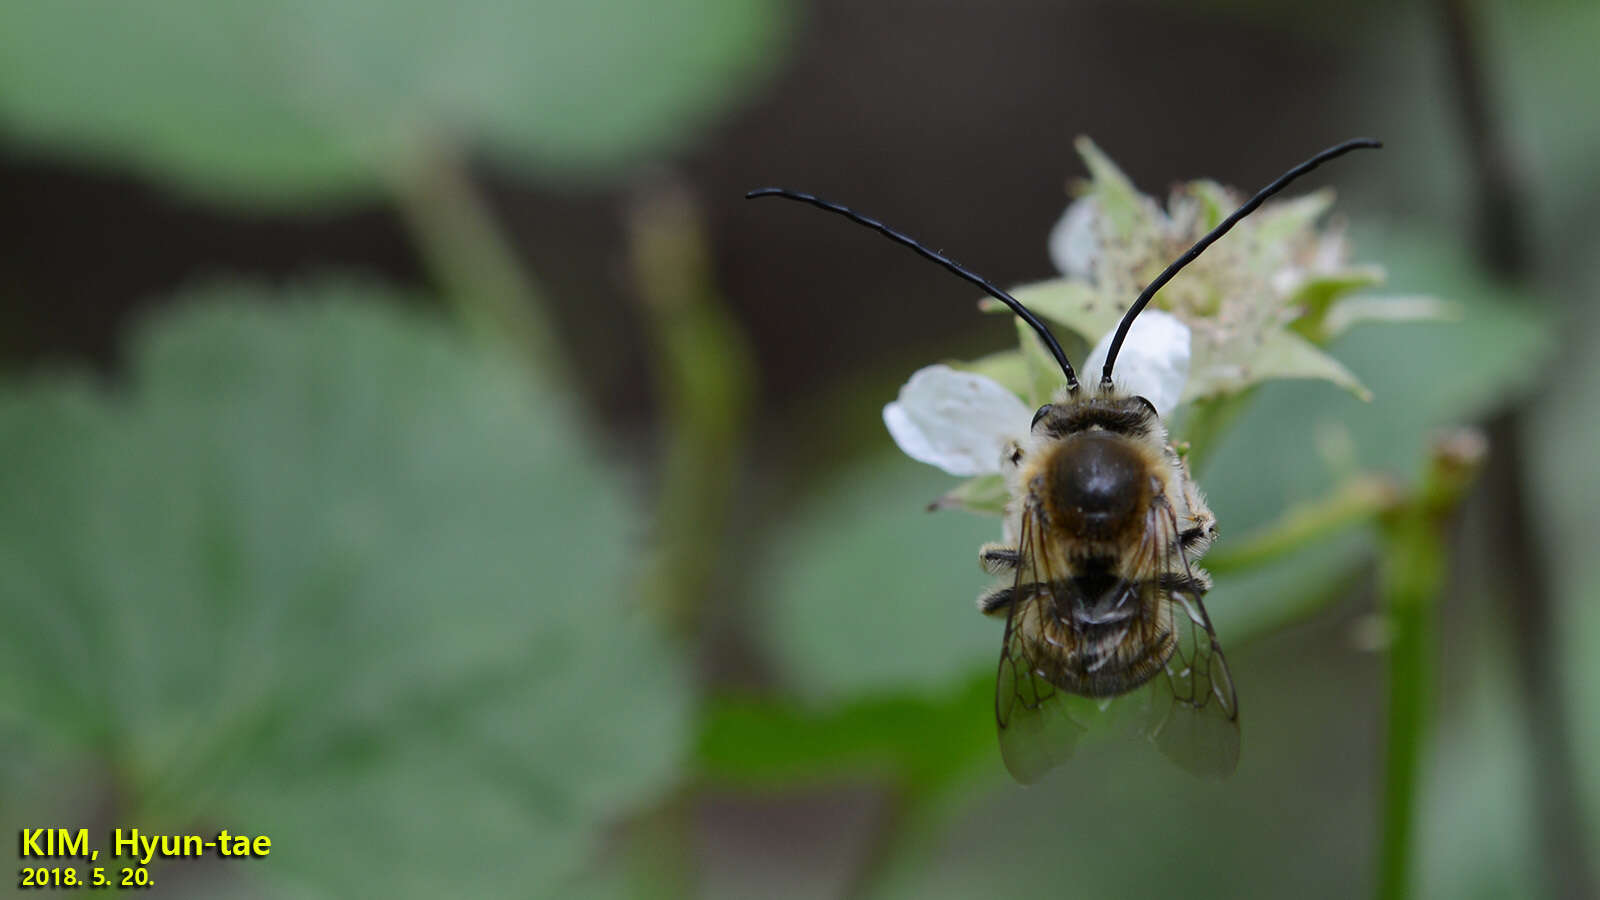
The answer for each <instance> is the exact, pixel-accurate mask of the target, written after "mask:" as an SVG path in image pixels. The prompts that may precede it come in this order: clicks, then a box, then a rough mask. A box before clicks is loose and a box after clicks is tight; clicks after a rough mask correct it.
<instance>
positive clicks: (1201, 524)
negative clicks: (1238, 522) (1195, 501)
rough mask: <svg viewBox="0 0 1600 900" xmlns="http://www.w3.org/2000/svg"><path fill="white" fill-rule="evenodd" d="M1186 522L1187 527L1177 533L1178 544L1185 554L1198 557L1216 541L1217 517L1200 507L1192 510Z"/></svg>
mask: <svg viewBox="0 0 1600 900" xmlns="http://www.w3.org/2000/svg"><path fill="white" fill-rule="evenodd" d="M1191 509H1192V507H1191ZM1188 520H1189V527H1187V528H1185V529H1183V531H1181V532H1179V533H1178V543H1179V544H1181V545H1182V546H1183V549H1184V550H1185V551H1186V552H1188V553H1190V554H1192V555H1194V556H1199V555H1200V554H1202V553H1204V552H1206V548H1208V547H1210V546H1211V542H1212V541H1214V540H1216V539H1217V517H1216V516H1214V515H1212V514H1211V510H1209V509H1206V508H1205V507H1201V508H1199V509H1197V510H1194V512H1193V513H1192V514H1190V515H1189V516H1188Z"/></svg>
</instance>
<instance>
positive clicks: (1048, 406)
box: [1028, 403, 1056, 431]
mask: <svg viewBox="0 0 1600 900" xmlns="http://www.w3.org/2000/svg"><path fill="white" fill-rule="evenodd" d="M1055 408H1056V405H1055V404H1054V403H1046V404H1045V405H1043V406H1041V407H1039V411H1038V412H1036V413H1034V414H1033V421H1032V422H1031V423H1029V425H1028V430H1029V431H1032V430H1033V429H1035V428H1037V427H1039V420H1040V419H1042V418H1044V417H1045V416H1047V415H1049V414H1050V410H1052V409H1055Z"/></svg>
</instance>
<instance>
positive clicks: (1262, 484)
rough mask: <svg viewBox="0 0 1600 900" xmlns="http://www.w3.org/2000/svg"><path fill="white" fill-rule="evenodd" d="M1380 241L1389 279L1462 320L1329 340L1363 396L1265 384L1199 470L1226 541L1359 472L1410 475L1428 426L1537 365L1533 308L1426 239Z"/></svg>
mask: <svg viewBox="0 0 1600 900" xmlns="http://www.w3.org/2000/svg"><path fill="white" fill-rule="evenodd" d="M1383 243H1384V246H1385V252H1384V264H1385V266H1386V268H1388V270H1389V280H1390V283H1391V284H1392V285H1394V286H1395V287H1396V288H1397V289H1398V290H1400V291H1403V292H1411V291H1418V290H1426V291H1428V292H1429V293H1434V294H1437V295H1439V296H1443V297H1449V298H1451V300H1452V302H1453V303H1454V304H1456V305H1457V308H1458V310H1459V315H1460V320H1459V321H1456V322H1420V323H1411V324H1388V325H1385V326H1384V327H1369V328H1359V329H1356V330H1353V331H1351V332H1349V333H1348V334H1346V335H1344V336H1343V337H1340V338H1339V339H1338V340H1336V341H1334V342H1333V343H1332V344H1331V345H1329V348H1328V351H1329V353H1330V354H1331V355H1332V356H1335V357H1337V358H1338V359H1339V360H1341V361H1342V362H1343V363H1344V365H1345V367H1346V368H1348V369H1349V371H1350V372H1352V373H1354V375H1355V376H1356V377H1359V378H1360V379H1361V383H1363V384H1365V385H1366V386H1367V387H1368V388H1369V389H1370V390H1371V391H1372V395H1373V400H1372V402H1371V403H1363V402H1361V401H1360V400H1358V399H1356V398H1355V397H1354V396H1351V395H1349V394H1345V393H1341V392H1336V391H1330V390H1329V389H1328V385H1326V384H1323V383H1319V382H1297V381H1279V382H1271V383H1267V384H1263V385H1261V386H1260V387H1259V388H1258V389H1257V393H1258V396H1257V398H1256V400H1255V402H1254V403H1253V404H1252V405H1251V406H1250V408H1249V409H1248V410H1247V411H1246V412H1245V413H1244V414H1243V415H1242V416H1241V417H1240V419H1239V421H1238V422H1237V424H1236V426H1235V427H1234V428H1233V429H1231V430H1230V431H1228V432H1227V433H1226V434H1225V435H1224V436H1223V438H1222V440H1221V441H1220V442H1219V444H1218V445H1217V447H1216V449H1215V452H1213V453H1211V454H1209V457H1208V458H1209V459H1210V463H1209V464H1208V466H1207V467H1206V469H1205V470H1204V471H1203V472H1200V473H1198V474H1199V476H1200V482H1201V484H1202V485H1203V486H1204V487H1205V490H1206V495H1207V497H1208V498H1209V500H1210V502H1211V506H1212V509H1213V511H1214V512H1216V513H1217V517H1218V520H1219V522H1220V524H1221V528H1222V534H1223V538H1222V540H1223V541H1226V540H1227V539H1228V536H1229V535H1231V534H1238V533H1241V532H1242V531H1244V530H1248V529H1251V528H1254V527H1256V526H1259V525H1262V524H1265V523H1266V522H1268V521H1270V520H1271V519H1272V518H1273V517H1275V516H1277V515H1278V514H1279V513H1281V512H1282V511H1283V510H1284V509H1287V508H1288V507H1290V506H1292V505H1294V504H1295V503H1299V502H1303V501H1307V500H1312V499H1314V498H1316V497H1318V496H1320V495H1321V494H1323V493H1324V492H1326V491H1328V490H1330V489H1332V488H1333V487H1334V485H1335V484H1336V483H1337V482H1339V481H1340V480H1342V479H1343V478H1344V477H1346V476H1348V475H1349V474H1351V472H1352V471H1353V470H1355V469H1363V470H1368V471H1372V472H1379V473H1390V474H1394V475H1397V476H1400V477H1401V478H1402V480H1403V481H1409V480H1411V479H1412V476H1414V475H1415V474H1416V473H1417V472H1418V470H1419V467H1420V464H1421V461H1422V460H1424V459H1425V458H1426V457H1427V453H1426V449H1427V442H1428V438H1429V436H1430V434H1431V433H1432V432H1433V431H1434V430H1435V429H1437V428H1439V427H1440V426H1443V425H1447V424H1452V423H1458V422H1462V421H1470V420H1471V419H1474V418H1476V417H1480V416H1483V415H1485V414H1487V413H1488V412H1489V411H1491V410H1493V409H1494V408H1496V407H1497V406H1499V405H1500V404H1502V403H1504V402H1506V401H1507V400H1508V399H1510V398H1511V397H1513V396H1515V395H1516V394H1517V393H1518V392H1519V391H1520V390H1523V389H1525V387H1526V385H1528V384H1529V383H1530V373H1532V372H1534V371H1536V370H1537V369H1538V367H1539V365H1540V362H1541V360H1542V359H1543V357H1544V355H1545V353H1546V352H1547V350H1548V347H1549V325H1548V323H1547V322H1546V321H1545V320H1544V318H1543V317H1541V316H1540V315H1539V314H1538V313H1536V312H1534V310H1536V309H1537V308H1538V304H1536V303H1533V302H1530V300H1529V299H1528V298H1527V297H1525V296H1522V295H1520V294H1518V293H1516V292H1515V291H1514V290H1512V289H1510V288H1507V287H1504V286H1501V285H1499V284H1497V283H1496V282H1495V281H1494V280H1493V279H1492V278H1490V277H1489V276H1488V275H1487V274H1485V273H1484V272H1483V271H1482V270H1481V269H1479V268H1477V267H1476V266H1475V265H1474V264H1473V262H1472V261H1471V260H1470V259H1468V258H1466V257H1465V256H1464V255H1462V254H1461V253H1460V252H1459V251H1457V250H1453V249H1450V248H1448V247H1447V246H1446V245H1443V244H1441V243H1438V242H1436V241H1433V240H1429V239H1427V238H1426V237H1424V236H1422V235H1418V234H1414V233H1403V232H1397V233H1392V234H1388V235H1386V236H1384V240H1383ZM1491 452H1492V449H1491Z"/></svg>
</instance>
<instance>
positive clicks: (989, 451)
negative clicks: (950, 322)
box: [883, 309, 1190, 476]
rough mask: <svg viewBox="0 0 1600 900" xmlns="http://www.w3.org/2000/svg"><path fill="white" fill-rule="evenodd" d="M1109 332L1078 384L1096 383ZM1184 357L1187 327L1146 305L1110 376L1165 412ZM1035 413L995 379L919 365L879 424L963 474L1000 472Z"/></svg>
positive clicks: (927, 458) (921, 455) (1185, 370)
mask: <svg viewBox="0 0 1600 900" xmlns="http://www.w3.org/2000/svg"><path fill="white" fill-rule="evenodd" d="M1111 337H1112V334H1111V333H1108V334H1106V336H1105V337H1104V338H1102V339H1101V341H1100V344H1099V345H1098V346H1096V347H1095V349H1094V352H1093V353H1091V354H1090V355H1089V361H1088V363H1087V364H1086V366H1085V368H1084V370H1083V373H1082V378H1083V379H1084V386H1083V388H1082V389H1083V390H1086V391H1093V390H1095V389H1096V386H1098V385H1099V383H1100V369H1101V368H1102V367H1104V366H1105V359H1106V351H1107V349H1108V348H1109V347H1110V345H1111ZM1189 356H1190V350H1189V328H1188V326H1186V325H1184V324H1183V323H1182V322H1180V321H1178V319H1177V317H1175V316H1172V315H1169V314H1167V313H1164V312H1162V311H1160V310H1155V309H1147V310H1145V311H1144V313H1143V314H1142V315H1140V316H1139V318H1138V319H1135V320H1134V323H1133V327H1131V328H1130V329H1128V337H1127V340H1126V341H1124V342H1123V345H1122V352H1121V353H1120V354H1119V355H1118V357H1117V367H1116V370H1115V371H1114V372H1113V374H1112V380H1113V381H1114V382H1115V383H1116V384H1117V386H1118V387H1119V388H1121V389H1122V390H1124V391H1131V392H1133V393H1136V394H1138V395H1140V396H1142V397H1144V398H1145V399H1146V400H1149V401H1150V403H1151V404H1152V405H1154V406H1155V408H1156V412H1158V413H1160V414H1161V415H1162V416H1166V415H1168V414H1169V413H1171V412H1172V410H1173V408H1175V407H1176V406H1177V405H1178V398H1179V397H1181V396H1182V395H1183V386H1184V382H1185V380H1187V378H1188V377H1189ZM1032 417H1033V410H1030V409H1029V408H1028V407H1027V406H1026V405H1025V404H1024V403H1023V402H1022V399H1021V398H1020V397H1018V396H1017V395H1016V394H1015V393H1013V392H1012V391H1011V389H1009V388H1007V387H1005V386H1004V385H1002V384H1000V383H999V382H998V381H995V380H994V379H992V378H989V377H987V376H984V375H979V374H977V373H975V372H960V371H957V370H955V369H952V368H950V367H949V366H943V365H939V366H928V367H927V368H924V369H919V370H917V372H916V374H914V375H912V376H911V380H910V381H908V382H906V384H905V386H904V387H902V388H901V389H900V398H899V399H898V400H896V401H895V402H893V403H890V404H889V405H888V406H885V407H884V408H883V423H884V424H885V425H887V426H888V427H889V434H890V435H891V436H892V437H893V438H894V442H895V443H896V444H898V445H899V447H900V449H901V450H902V451H904V452H905V454H906V455H907V456H909V457H911V458H912V459H915V460H917V461H919V462H925V463H928V464H929V465H933V466H938V467H939V468H941V469H943V470H945V471H946V472H949V473H950V474H951V475H964V476H971V475H992V474H995V473H998V472H1000V471H1001V468H1000V462H1001V459H1002V458H1003V456H1004V454H1005V452H1006V450H1007V448H1008V447H1009V446H1010V445H1011V444H1012V443H1013V442H1022V441H1025V440H1026V438H1027V436H1028V432H1029V421H1030V420H1031V419H1032Z"/></svg>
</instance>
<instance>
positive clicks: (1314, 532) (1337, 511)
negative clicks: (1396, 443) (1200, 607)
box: [1205, 474, 1400, 574]
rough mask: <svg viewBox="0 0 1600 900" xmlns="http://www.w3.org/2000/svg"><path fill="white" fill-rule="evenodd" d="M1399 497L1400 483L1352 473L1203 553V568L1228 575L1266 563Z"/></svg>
mask: <svg viewBox="0 0 1600 900" xmlns="http://www.w3.org/2000/svg"><path fill="white" fill-rule="evenodd" d="M1399 499H1400V491H1399V488H1397V487H1396V486H1395V484H1394V482H1393V481H1391V480H1390V479H1388V478H1384V477H1382V476H1379V475H1372V474H1360V475H1356V476H1354V477H1352V478H1350V479H1348V480H1346V481H1345V482H1343V483H1342V484H1340V485H1338V486H1337V487H1335V488H1334V489H1333V490H1332V491H1330V492H1328V494H1327V495H1326V496H1324V497H1322V498H1319V499H1317V500H1314V501H1312V502H1310V503H1305V504H1301V505H1299V506H1295V507H1293V508H1292V509H1290V510H1288V511H1287V512H1285V513H1284V514H1283V515H1282V516H1280V517H1279V518H1278V520H1277V521H1275V522H1273V523H1272V524H1270V525H1268V526H1267V527H1265V528H1262V529H1259V530H1257V531H1256V532H1255V533H1254V534H1250V535H1247V536H1245V537H1244V538H1243V539H1241V540H1238V541H1233V542H1230V543H1229V544H1227V545H1226V546H1225V547H1223V548H1222V549H1219V550H1218V551H1217V552H1216V553H1214V554H1211V555H1210V556H1207V557H1206V558H1205V567H1206V568H1207V569H1208V570H1210V571H1211V572H1213V573H1215V574H1230V573H1234V572H1241V571H1247V570H1249V569H1253V568H1257V567H1259V566H1263V565H1266V564H1267V563H1270V562H1273V561H1274V560H1278V559H1281V558H1283V557H1285V556H1288V555H1289V554H1291V553H1293V552H1295V551H1296V550H1300V549H1302V548H1304V547H1309V546H1311V545H1312V544H1315V543H1318V542H1321V541H1324V540H1326V539H1328V538H1329V537H1332V536H1333V535H1334V534H1337V533H1338V532H1341V531H1344V530H1345V529H1347V528H1350V527H1352V526H1354V525H1359V524H1362V523H1365V522H1371V521H1373V520H1375V519H1376V518H1377V517H1378V515H1379V514H1380V513H1382V512H1383V511H1384V510H1386V509H1389V508H1390V507H1392V506H1393V505H1394V504H1395V503H1396V502H1397V501H1398V500H1399Z"/></svg>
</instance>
